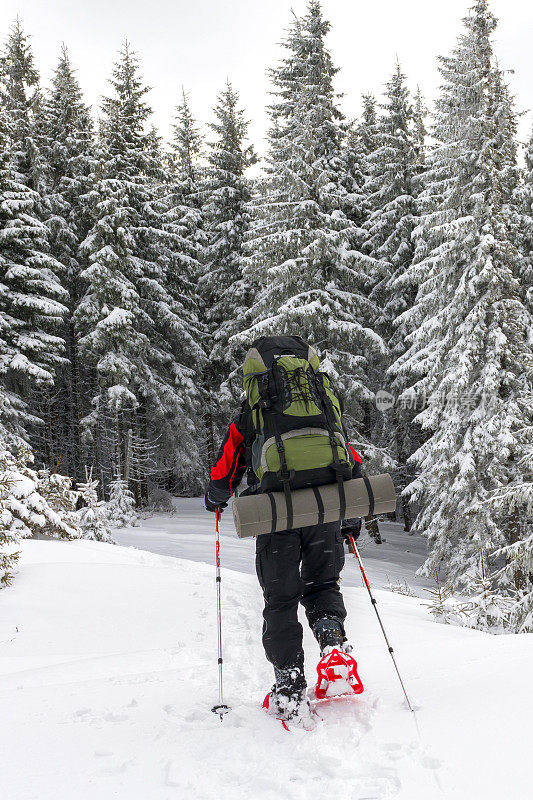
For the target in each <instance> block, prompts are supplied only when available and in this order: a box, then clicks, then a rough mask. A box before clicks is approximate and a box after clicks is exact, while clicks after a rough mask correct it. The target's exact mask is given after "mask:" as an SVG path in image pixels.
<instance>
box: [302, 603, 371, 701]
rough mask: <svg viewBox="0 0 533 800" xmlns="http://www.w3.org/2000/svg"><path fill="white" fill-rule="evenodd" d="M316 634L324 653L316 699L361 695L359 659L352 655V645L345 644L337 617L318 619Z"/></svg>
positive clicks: (318, 671)
mask: <svg viewBox="0 0 533 800" xmlns="http://www.w3.org/2000/svg"><path fill="white" fill-rule="evenodd" d="M313 633H314V634H315V636H316V639H317V641H318V644H319V645H320V655H321V659H320V661H319V662H318V665H317V668H316V671H317V673H318V679H317V683H316V688H315V697H316V699H317V700H323V699H325V698H326V697H338V696H340V695H351V694H361V692H363V691H364V687H363V684H362V681H361V678H360V677H359V675H358V673H357V662H356V660H355V659H354V658H353V657H352V656H351V655H350V652H351V649H352V648H351V647H350V645H348V644H346V641H345V636H344V632H343V629H342V625H341V623H340V622H339V621H338V620H336V619H329V618H323V619H319V620H318V621H317V622H316V623H315V625H314V626H313Z"/></svg>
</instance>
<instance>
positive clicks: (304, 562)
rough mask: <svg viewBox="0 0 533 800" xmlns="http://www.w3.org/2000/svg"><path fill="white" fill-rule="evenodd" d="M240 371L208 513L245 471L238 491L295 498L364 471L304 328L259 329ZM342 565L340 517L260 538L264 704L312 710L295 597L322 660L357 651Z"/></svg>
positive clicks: (282, 712) (289, 715)
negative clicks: (241, 396)
mask: <svg viewBox="0 0 533 800" xmlns="http://www.w3.org/2000/svg"><path fill="white" fill-rule="evenodd" d="M243 371H244V389H245V392H246V399H245V400H244V401H243V403H242V406H241V410H240V411H239V413H238V414H237V415H236V416H235V417H234V419H233V421H232V422H231V424H230V426H229V429H228V432H227V434H226V436H225V438H224V441H223V442H222V445H221V447H220V451H219V453H218V456H217V460H216V463H215V465H214V466H213V468H212V469H211V476H210V481H209V486H208V489H207V491H206V493H205V507H206V508H207V510H208V511H213V512H214V511H216V510H217V509H219V510H220V511H222V510H223V509H224V508H226V506H227V502H228V499H229V497H230V496H231V495H232V494H233V493H234V492H235V489H236V487H237V485H238V484H239V483H240V482H241V480H242V479H243V477H244V476H245V475H246V483H247V486H246V489H245V490H244V491H243V492H241V494H251V493H254V492H270V491H284V492H285V493H286V497H287V498H288V501H290V490H291V489H298V488H302V487H304V486H319V485H324V484H327V483H332V482H335V481H338V482H339V483H342V481H343V480H346V479H349V478H351V477H360V476H361V467H360V465H361V457H360V456H359V455H358V453H357V452H356V451H355V450H354V449H353V448H352V447H351V445H350V444H349V443H348V439H347V436H346V432H345V430H344V427H343V424H342V419H341V414H342V406H341V403H340V401H339V399H338V398H337V396H336V395H335V393H334V391H333V389H332V388H331V386H330V382H329V379H328V378H327V376H326V375H325V373H321V372H320V371H319V359H318V356H317V353H316V351H315V350H314V348H313V347H311V346H309V345H308V344H307V343H306V342H304V340H303V339H302V338H300V337H299V336H270V337H261V338H260V339H258V340H257V341H255V342H254V343H253V345H252V348H251V349H250V350H249V352H248V354H247V356H246V360H245V363H244V367H243ZM288 527H289V528H291V527H292V526H291V525H290V524H289V525H288ZM360 527H361V520H346V521H344V522H343V524H342V529H343V533H344V534H345V535H346V536H347V535H348V533H351V534H352V535H353V536H354V537H355V538H356V537H357V536H358V535H359V531H360ZM343 566H344V543H343V535H342V534H341V523H340V522H331V523H326V524H321V525H312V526H309V527H305V528H296V529H293V530H288V531H283V532H281V533H268V534H263V535H260V536H258V537H257V539H256V571H257V577H258V579H259V583H260V585H261V588H262V590H263V595H264V600H265V607H264V612H263V617H264V624H263V646H264V649H265V653H266V657H267V659H268V660H269V661H270V663H271V664H272V665H273V667H274V674H275V685H274V687H273V689H272V691H271V693H270V695H269V696H267V698H268V702H267V699H265V703H266V704H267V705H268V704H270V708H271V709H272V711H273V713H275V714H276V715H278V716H280V717H281V718H283V719H287V720H294V719H295V718H298V717H300V718H301V719H305V717H306V715H308V714H309V713H310V711H309V701H308V698H307V691H306V689H307V687H306V680H305V674H304V653H303V647H302V636H303V630H302V626H301V625H300V623H299V621H298V604H299V603H301V604H302V605H303V607H304V609H305V613H306V615H307V620H308V622H309V625H310V627H311V630H312V631H313V633H314V635H315V637H316V639H317V641H318V644H319V647H320V654H321V657H322V658H323V657H325V656H327V655H328V653H330V652H331V651H332V650H333V649H334V648H336V649H337V650H339V651H341V652H342V653H348V652H349V651H350V649H351V648H349V647H348V646H347V645H346V635H345V630H344V621H345V618H346V609H345V606H344V602H343V597H342V594H341V591H340V587H339V577H340V573H341V570H342V568H343ZM347 658H351V657H347Z"/></svg>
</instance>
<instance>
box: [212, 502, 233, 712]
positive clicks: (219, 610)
mask: <svg viewBox="0 0 533 800" xmlns="http://www.w3.org/2000/svg"><path fill="white" fill-rule="evenodd" d="M219 520H220V510H219V509H218V508H217V509H216V510H215V530H216V534H217V538H216V545H215V561H216V568H217V572H216V576H217V577H216V583H217V629H218V705H216V706H213V708H212V709H211V711H213V712H214V713H215V714H218V715H219V717H220V721H221V722H222V719H223V717H224V714H227V713H228V711H231V709H230V707H229V706H227V705H225V703H224V696H223V693H222V606H221V603H220V583H221V577H220V534H219V531H218V523H219Z"/></svg>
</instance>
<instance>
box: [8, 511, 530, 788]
mask: <svg viewBox="0 0 533 800" xmlns="http://www.w3.org/2000/svg"><path fill="white" fill-rule="evenodd" d="M169 524H172V526H177V528H176V529H179V526H180V522H179V517H174V518H173V520H172V522H171V523H169ZM141 532H142V529H141ZM188 535H189V534H188ZM190 535H193V534H192V533H191V534H190ZM199 535H200V536H201V535H202V534H199ZM407 541H409V538H407ZM199 544H201V547H202V548H203V547H204V544H205V543H200V540H199ZM210 544H211V545H213V540H212V539H211V541H210ZM248 546H249V545H248ZM187 547H190V548H193V543H191V542H189V543H188V545H187ZM211 550H212V548H211ZM229 551H230V546H229V542H228V538H227V537H224V538H223V542H222V559H223V563H224V558H225V556H229ZM247 552H249V550H248V551H247ZM191 555H192V553H191ZM212 556H213V554H212V552H211V554H210V555H209V554H206V556H205V557H206V560H208V561H209V562H211V563H206V564H203V563H201V562H200V557H199V556H198V554H195V560H194V561H192V560H188V559H179V558H169V557H163V556H159V555H156V554H153V553H148V552H142V551H140V550H136V549H133V548H124V547H113V546H112V545H106V544H100V543H95V542H86V541H74V542H59V541H32V540H27V541H25V542H24V543H23V558H22V561H21V564H20V568H19V571H18V575H17V576H16V580H15V583H14V585H13V586H12V587H11V588H9V589H6V590H4V591H2V592H1V594H0V708H1V710H2V723H3V724H2V729H3V732H4V735H3V737H2V739H3V742H2V748H1V750H0V783H1V787H2V797H5V798H6V799H7V798H9V800H34V799H35V800H37V799H38V800H52V798H53V800H71V798H72V800H96V798H99V799H100V798H103V800H108V798H109V800H111V798H119V799H121V800H122V798H123V799H124V800H126V799H127V800H141V798H142V800H147V798H150V800H163V798H164V799H165V800H170V798H172V799H174V798H179V800H181V798H194V799H195V800H196V799H198V800H204V799H205V800H215V798H217V800H230V798H231V799H232V800H233V798H238V799H239V800H240V798H243V799H246V800H248V798H249V799H250V800H252V799H253V800H275V799H276V800H277V798H283V799H284V800H285V798H287V800H304V798H305V800H315V799H316V800H319V798H320V800H323V798H325V797H334V798H336V800H371V798H376V799H379V800H383V799H384V798H399V799H400V800H404V799H405V800H407V799H409V800H422V798H423V799H424V800H427V799H428V798H440V797H442V798H446V800H463V798H465V800H466V798H468V800H477V798H480V800H481V798H483V800H503V798H506V800H526V798H527V797H529V791H530V764H529V761H530V754H531V722H530V720H531V711H532V708H531V696H532V691H533V690H532V688H531V675H530V672H531V671H530V664H531V656H532V654H533V638H532V636H530V635H526V636H490V635H488V634H484V633H480V632H476V631H471V630H466V629H461V628H456V627H451V626H444V625H440V624H437V623H435V622H434V621H432V619H431V618H430V617H429V615H428V614H427V611H426V610H425V609H424V608H423V607H422V606H421V603H420V600H418V599H416V598H409V597H403V596H399V595H396V594H392V593H390V592H387V591H380V590H377V592H376V594H377V597H378V601H379V604H380V607H381V610H382V614H383V617H384V619H385V622H386V625H387V627H388V629H389V631H390V634H391V638H392V640H393V644H394V645H395V648H396V651H397V656H398V661H399V664H400V667H401V669H402V670H403V672H404V676H405V679H406V683H407V687H408V689H409V690H410V692H411V693H412V695H413V696H414V697H415V698H416V700H417V702H418V704H419V705H420V709H419V711H418V712H417V717H418V722H419V727H420V738H419V736H418V734H417V730H416V726H415V724H414V719H413V716H412V715H411V714H410V713H409V712H408V711H407V710H406V709H405V708H404V706H403V705H402V695H401V690H400V688H399V686H398V684H397V679H396V676H395V674H394V672H393V670H392V665H391V663H390V658H389V656H388V653H387V651H386V649H385V647H384V644H383V640H382V638H381V634H380V632H379V629H378V627H377V624H376V621H375V617H374V614H373V611H372V608H371V606H370V603H369V602H368V597H367V595H366V593H365V592H364V590H363V589H362V588H361V587H357V588H355V587H346V588H345V597H346V603H347V607H348V610H349V618H348V625H347V630H348V633H349V636H350V638H351V639H352V641H353V642H354V643H355V645H356V650H355V656H356V658H357V659H358V661H359V667H360V674H361V677H362V679H363V682H364V683H365V685H366V691H365V693H364V694H363V695H361V696H360V697H359V698H355V699H354V700H353V701H351V703H345V702H344V703H343V702H341V703H340V704H338V705H333V706H332V707H331V708H330V710H328V711H327V712H326V713H327V716H328V719H327V720H326V721H325V722H323V723H320V724H319V726H318V728H317V730H316V731H314V732H312V733H305V732H303V731H296V732H294V733H290V734H288V733H286V732H285V731H283V729H282V728H281V726H280V725H279V724H278V723H277V722H276V721H275V720H272V719H271V718H269V717H267V716H266V715H265V714H264V712H262V711H261V709H260V707H259V705H260V701H261V700H262V697H263V695H264V692H265V690H266V689H268V688H269V686H270V684H271V670H270V667H269V665H268V664H267V663H266V662H265V660H264V656H263V654H262V650H261V642H260V629H261V606H262V602H261V600H262V598H261V593H260V589H259V587H258V585H257V582H256V579H255V577H254V576H252V575H249V574H246V573H244V572H238V571H236V570H229V569H227V568H223V584H222V597H223V611H224V650H225V652H224V656H225V666H226V669H225V686H226V700H227V702H228V703H229V704H230V705H231V706H232V711H231V713H230V714H229V715H228V716H227V717H226V718H225V719H224V721H223V722H220V721H219V719H218V717H216V716H215V715H214V714H212V713H211V711H210V708H211V706H212V704H213V703H214V702H216V699H217V672H216V617H215V583H214V569H213V566H212V561H213V557H212ZM243 557H244V556H243ZM250 558H252V559H253V556H252V555H251V553H250ZM227 560H228V558H226V561H227ZM368 562H369V564H370V559H369V560H368ZM350 568H351V567H350ZM370 571H371V570H370V567H369V572H370ZM354 575H355V572H354ZM371 577H372V576H371ZM305 648H306V655H307V671H308V677H309V679H310V680H311V679H312V676H313V670H314V665H315V663H316V660H317V656H318V653H317V647H316V644H315V643H314V641H313V640H312V637H311V635H310V634H309V632H306V639H305Z"/></svg>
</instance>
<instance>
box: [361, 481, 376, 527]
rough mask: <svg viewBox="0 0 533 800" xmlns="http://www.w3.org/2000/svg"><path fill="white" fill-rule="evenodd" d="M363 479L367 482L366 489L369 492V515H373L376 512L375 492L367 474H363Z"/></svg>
mask: <svg viewBox="0 0 533 800" xmlns="http://www.w3.org/2000/svg"><path fill="white" fill-rule="evenodd" d="M363 480H364V482H365V486H366V490H367V492H368V516H369V517H371V516H372V515H373V514H374V492H373V490H372V485H371V483H370V481H369V480H368V478H367V477H366V475H363Z"/></svg>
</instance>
